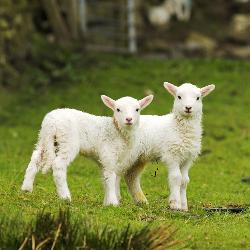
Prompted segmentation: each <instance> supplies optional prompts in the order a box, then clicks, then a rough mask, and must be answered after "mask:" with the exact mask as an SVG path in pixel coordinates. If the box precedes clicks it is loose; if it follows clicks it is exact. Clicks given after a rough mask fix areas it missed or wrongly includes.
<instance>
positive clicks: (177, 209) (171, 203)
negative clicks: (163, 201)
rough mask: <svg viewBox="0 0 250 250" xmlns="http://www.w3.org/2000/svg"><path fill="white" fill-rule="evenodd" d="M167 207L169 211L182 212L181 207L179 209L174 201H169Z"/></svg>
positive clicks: (178, 205)
mask: <svg viewBox="0 0 250 250" xmlns="http://www.w3.org/2000/svg"><path fill="white" fill-rule="evenodd" d="M169 207H170V209H171V210H175V211H180V210H182V207H181V205H180V203H179V202H177V201H176V200H173V201H170V202H169Z"/></svg>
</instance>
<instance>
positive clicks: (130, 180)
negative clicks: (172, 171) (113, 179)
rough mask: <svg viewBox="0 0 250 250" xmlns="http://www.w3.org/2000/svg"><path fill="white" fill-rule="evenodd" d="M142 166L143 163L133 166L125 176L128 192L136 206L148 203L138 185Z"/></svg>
mask: <svg viewBox="0 0 250 250" xmlns="http://www.w3.org/2000/svg"><path fill="white" fill-rule="evenodd" d="M144 166H145V164H144V163H142V162H139V163H137V164H135V165H134V166H133V167H132V168H131V169H129V170H128V171H127V173H126V175H125V181H126V183H127V186H128V188H129V191H130V193H131V195H132V197H133V199H134V201H135V203H137V204H142V203H146V204H147V203H148V201H147V198H146V196H145V195H144V193H143V191H142V189H141V184H140V177H141V173H142V171H143V169H144Z"/></svg>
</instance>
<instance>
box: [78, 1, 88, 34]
mask: <svg viewBox="0 0 250 250" xmlns="http://www.w3.org/2000/svg"><path fill="white" fill-rule="evenodd" d="M79 16H80V27H81V31H82V33H83V34H84V35H85V34H86V33H87V4H86V0H79Z"/></svg>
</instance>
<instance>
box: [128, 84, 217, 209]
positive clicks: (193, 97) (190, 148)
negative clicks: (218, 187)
mask: <svg viewBox="0 0 250 250" xmlns="http://www.w3.org/2000/svg"><path fill="white" fill-rule="evenodd" d="M164 87H165V88H166V90H167V91H168V92H169V93H170V94H171V95H173V97H174V105H173V110H172V113H170V114H167V115H163V116H156V115H152V116H151V115H142V116H141V121H140V127H139V130H138V132H139V134H138V137H139V138H138V139H139V142H140V143H139V144H138V146H139V149H138V150H136V151H137V152H138V153H139V154H138V160H137V162H136V164H135V165H134V166H133V167H132V168H130V169H129V170H128V171H127V174H126V176H125V180H126V182H127V185H128V187H129V190H130V192H131V194H132V196H133V198H134V200H135V202H137V203H143V202H144V203H146V202H147V199H146V197H145V195H144V194H143V192H142V189H141V186H140V175H141V173H142V170H143V168H144V166H145V164H146V163H147V162H148V161H154V160H160V161H162V162H163V163H165V165H166V166H167V167H168V179H169V187H170V197H169V203H170V208H171V209H173V210H184V211H187V210H188V205H187V197H186V190H187V184H188V183H189V176H188V172H189V169H190V167H191V165H192V163H193V161H194V160H195V158H197V156H198V155H199V153H200V150H201V138H202V124H201V122H202V99H203V97H205V96H206V95H208V94H209V93H210V92H211V91H213V90H214V88H215V86H214V85H208V86H206V87H203V88H198V87H196V86H195V85H192V84H190V83H185V84H183V85H181V86H179V87H177V86H175V85H173V84H171V83H164Z"/></svg>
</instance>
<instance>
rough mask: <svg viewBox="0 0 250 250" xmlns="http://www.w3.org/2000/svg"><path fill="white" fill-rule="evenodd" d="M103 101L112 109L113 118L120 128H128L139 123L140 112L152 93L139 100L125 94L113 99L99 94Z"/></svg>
mask: <svg viewBox="0 0 250 250" xmlns="http://www.w3.org/2000/svg"><path fill="white" fill-rule="evenodd" d="M101 98H102V101H103V103H104V104H105V105H106V106H107V107H109V108H110V109H112V110H113V111H114V120H115V122H116V123H117V125H118V126H119V128H121V129H126V130H130V129H133V128H135V127H137V125H138V124H139V120H140V112H141V110H143V109H144V108H146V107H147V106H148V105H149V104H150V103H151V102H152V100H153V95H149V96H146V97H144V98H143V99H141V100H137V99H134V98H132V97H129V96H126V97H122V98H120V99H118V100H116V101H115V100H113V99H111V98H110V97H108V96H105V95H102V96H101Z"/></svg>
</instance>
